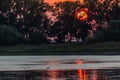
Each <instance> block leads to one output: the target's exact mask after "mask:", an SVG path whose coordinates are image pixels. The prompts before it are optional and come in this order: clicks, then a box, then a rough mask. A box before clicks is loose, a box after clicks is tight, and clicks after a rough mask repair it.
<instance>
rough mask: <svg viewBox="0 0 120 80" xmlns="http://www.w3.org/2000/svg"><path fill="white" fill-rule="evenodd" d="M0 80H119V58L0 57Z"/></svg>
mask: <svg viewBox="0 0 120 80" xmlns="http://www.w3.org/2000/svg"><path fill="white" fill-rule="evenodd" d="M0 80H120V56H0Z"/></svg>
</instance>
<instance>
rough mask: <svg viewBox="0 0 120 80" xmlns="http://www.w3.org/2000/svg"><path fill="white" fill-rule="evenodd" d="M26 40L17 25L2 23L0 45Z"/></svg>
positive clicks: (19, 42) (20, 42) (0, 26)
mask: <svg viewBox="0 0 120 80" xmlns="http://www.w3.org/2000/svg"><path fill="white" fill-rule="evenodd" d="M24 41H25V38H24V36H23V35H22V34H21V33H20V32H18V31H17V29H16V28H15V27H13V26H7V25H0V45H16V44H22V43H23V42H24Z"/></svg>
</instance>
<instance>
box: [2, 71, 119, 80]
mask: <svg viewBox="0 0 120 80" xmlns="http://www.w3.org/2000/svg"><path fill="white" fill-rule="evenodd" d="M0 80H120V69H102V70H94V69H93V70H83V69H78V70H44V71H42V70H41V71H20V72H19V71H18V72H15V71H14V72H13V71H12V72H10V71H9V72H0Z"/></svg>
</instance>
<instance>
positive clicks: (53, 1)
mask: <svg viewBox="0 0 120 80" xmlns="http://www.w3.org/2000/svg"><path fill="white" fill-rule="evenodd" d="M60 1H67V0H45V2H47V3H49V4H53V3H55V2H60ZM69 1H76V0H69ZM83 1H84V0H80V2H82V3H83Z"/></svg>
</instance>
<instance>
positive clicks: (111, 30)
mask: <svg viewBox="0 0 120 80" xmlns="http://www.w3.org/2000/svg"><path fill="white" fill-rule="evenodd" d="M105 41H120V21H119V20H118V21H111V22H110V24H109V26H108V28H106V29H102V30H98V31H97V32H96V33H95V34H94V35H93V37H92V38H88V40H87V42H89V43H91V42H105Z"/></svg>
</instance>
